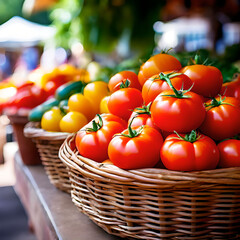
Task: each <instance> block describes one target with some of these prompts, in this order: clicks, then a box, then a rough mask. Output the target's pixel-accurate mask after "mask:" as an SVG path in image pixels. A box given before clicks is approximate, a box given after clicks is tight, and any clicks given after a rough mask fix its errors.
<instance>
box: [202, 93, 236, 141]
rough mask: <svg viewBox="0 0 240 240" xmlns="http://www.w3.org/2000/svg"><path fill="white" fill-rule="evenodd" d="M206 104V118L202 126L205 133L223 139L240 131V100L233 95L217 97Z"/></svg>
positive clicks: (215, 138)
mask: <svg viewBox="0 0 240 240" xmlns="http://www.w3.org/2000/svg"><path fill="white" fill-rule="evenodd" d="M205 105H206V110H207V114H206V118H205V120H204V122H203V123H202V125H201V126H200V128H199V129H200V131H201V132H202V133H203V134H206V135H207V136H209V137H211V138H213V139H214V140H223V139H225V138H230V137H233V136H235V135H236V134H238V133H239V132H240V121H239V119H240V101H239V100H238V99H236V98H232V97H224V98H223V99H222V98H221V97H217V98H216V99H213V100H209V101H208V102H206V103H205Z"/></svg>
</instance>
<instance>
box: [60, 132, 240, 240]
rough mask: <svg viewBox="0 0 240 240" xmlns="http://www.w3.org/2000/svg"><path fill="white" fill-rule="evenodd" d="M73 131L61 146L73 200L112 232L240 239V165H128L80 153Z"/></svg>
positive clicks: (151, 236) (144, 236) (140, 236)
mask: <svg viewBox="0 0 240 240" xmlns="http://www.w3.org/2000/svg"><path fill="white" fill-rule="evenodd" d="M74 137H75V136H74V135H70V136H68V138H67V139H66V140H65V141H64V143H63V145H62V146H61V148H60V150H59V156H60V159H61V160H62V162H63V163H64V164H65V165H66V166H68V170H69V176H70V181H71V183H72V191H71V197H72V201H73V202H74V204H75V205H76V206H77V207H78V208H79V210H80V211H81V212H83V213H84V214H86V215H87V216H89V218H90V219H92V220H93V221H94V222H95V223H96V224H97V225H99V226H100V227H102V228H103V229H104V230H105V231H107V232H108V233H110V234H114V235H118V236H121V237H130V238H137V239H149V240H150V239H151V240H155V239H166V240H168V239H182V240H187V239H191V240H196V239H204V240H206V239H222V240H223V239H224V240H227V239H240V168H228V169H217V170H211V171H201V172H176V171H169V170H164V169H140V170H131V171H125V170H122V169H119V168H118V167H116V166H114V165H111V164H101V163H97V162H95V161H92V160H90V159H87V158H84V157H82V156H80V155H79V154H78V152H77V150H76V148H75V147H74ZM76 224H77V223H76Z"/></svg>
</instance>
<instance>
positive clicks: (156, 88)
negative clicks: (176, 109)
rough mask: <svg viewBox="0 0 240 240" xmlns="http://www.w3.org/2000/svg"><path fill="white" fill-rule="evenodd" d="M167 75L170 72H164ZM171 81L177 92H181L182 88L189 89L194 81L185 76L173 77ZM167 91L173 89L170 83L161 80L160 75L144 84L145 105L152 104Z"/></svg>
mask: <svg viewBox="0 0 240 240" xmlns="http://www.w3.org/2000/svg"><path fill="white" fill-rule="evenodd" d="M167 73H169V72H164V74H167ZM170 80H171V83H172V84H173V86H174V87H175V88H176V89H177V90H180V89H181V88H182V87H183V89H189V88H190V87H191V86H192V84H193V82H192V80H191V79H190V78H189V77H188V76H187V75H185V74H181V75H179V76H176V77H172V78H171V79H170ZM165 90H171V87H170V86H169V85H168V83H167V82H166V81H164V80H161V79H160V77H159V75H158V74H157V75H154V76H152V77H151V78H149V79H148V80H147V81H146V82H145V83H144V84H143V87H142V96H143V100H144V103H145V104H148V103H150V102H152V101H153V100H154V99H155V98H156V97H157V95H158V94H160V93H161V92H163V91H165Z"/></svg>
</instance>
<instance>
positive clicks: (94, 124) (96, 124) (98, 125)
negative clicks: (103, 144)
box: [86, 114, 103, 132]
mask: <svg viewBox="0 0 240 240" xmlns="http://www.w3.org/2000/svg"><path fill="white" fill-rule="evenodd" d="M97 116H98V119H99V122H96V121H95V120H92V128H86V131H88V132H97V131H98V130H99V129H100V128H102V126H103V120H102V117H101V115H100V114H97Z"/></svg>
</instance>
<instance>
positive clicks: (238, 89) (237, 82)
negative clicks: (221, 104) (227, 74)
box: [220, 73, 240, 100]
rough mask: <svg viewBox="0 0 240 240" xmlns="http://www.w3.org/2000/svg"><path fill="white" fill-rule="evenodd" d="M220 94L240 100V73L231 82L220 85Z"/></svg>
mask: <svg viewBox="0 0 240 240" xmlns="http://www.w3.org/2000/svg"><path fill="white" fill-rule="evenodd" d="M220 94H221V95H222V96H227V97H235V98H237V99H239V100H240V73H239V74H236V76H235V78H234V79H233V81H232V82H227V83H224V84H223V85H222V88H221V91H220Z"/></svg>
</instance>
